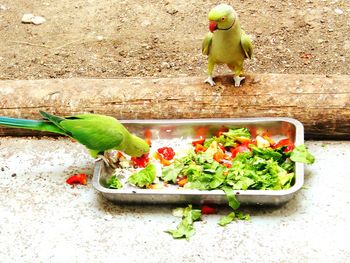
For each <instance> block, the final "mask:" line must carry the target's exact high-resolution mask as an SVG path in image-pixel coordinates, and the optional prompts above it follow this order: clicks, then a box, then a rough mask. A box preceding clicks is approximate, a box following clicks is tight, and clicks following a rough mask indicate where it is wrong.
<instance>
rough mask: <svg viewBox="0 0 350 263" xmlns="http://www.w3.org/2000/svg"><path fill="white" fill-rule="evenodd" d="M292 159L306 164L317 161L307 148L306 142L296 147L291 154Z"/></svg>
mask: <svg viewBox="0 0 350 263" xmlns="http://www.w3.org/2000/svg"><path fill="white" fill-rule="evenodd" d="M290 159H291V160H292V161H293V162H300V163H306V164H313V163H314V162H315V157H314V156H313V155H312V154H311V153H310V152H309V151H308V149H306V147H305V145H304V144H302V145H299V146H297V147H295V148H294V150H293V151H292V153H291V155H290Z"/></svg>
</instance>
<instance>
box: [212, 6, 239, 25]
mask: <svg viewBox="0 0 350 263" xmlns="http://www.w3.org/2000/svg"><path fill="white" fill-rule="evenodd" d="M208 18H209V30H210V32H214V31H215V30H228V29H230V28H231V27H232V26H233V25H234V24H235V22H236V20H237V13H236V12H235V10H234V9H233V7H232V6H230V5H227V4H220V5H217V6H215V7H214V8H213V9H212V10H210V12H209V14H208Z"/></svg>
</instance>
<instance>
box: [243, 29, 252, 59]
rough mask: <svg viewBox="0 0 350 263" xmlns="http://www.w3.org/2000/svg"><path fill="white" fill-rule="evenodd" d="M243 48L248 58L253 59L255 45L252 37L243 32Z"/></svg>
mask: <svg viewBox="0 0 350 263" xmlns="http://www.w3.org/2000/svg"><path fill="white" fill-rule="evenodd" d="M241 46H242V49H243V51H244V55H245V57H246V58H252V57H253V44H252V40H251V38H250V36H248V35H247V34H246V33H245V32H244V31H243V30H242V33H241Z"/></svg>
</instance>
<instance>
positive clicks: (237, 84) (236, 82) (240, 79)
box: [233, 76, 245, 87]
mask: <svg viewBox="0 0 350 263" xmlns="http://www.w3.org/2000/svg"><path fill="white" fill-rule="evenodd" d="M244 79H245V77H240V76H234V77H233V80H234V81H235V87H239V86H241V81H242V80H244Z"/></svg>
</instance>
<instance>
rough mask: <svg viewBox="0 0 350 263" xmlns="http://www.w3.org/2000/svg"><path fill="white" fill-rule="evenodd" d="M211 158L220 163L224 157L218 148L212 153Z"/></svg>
mask: <svg viewBox="0 0 350 263" xmlns="http://www.w3.org/2000/svg"><path fill="white" fill-rule="evenodd" d="M213 159H214V160H215V161H217V162H218V163H221V162H222V160H224V159H225V153H224V152H223V151H222V150H221V149H220V148H219V149H218V151H217V152H216V153H214V155H213Z"/></svg>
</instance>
